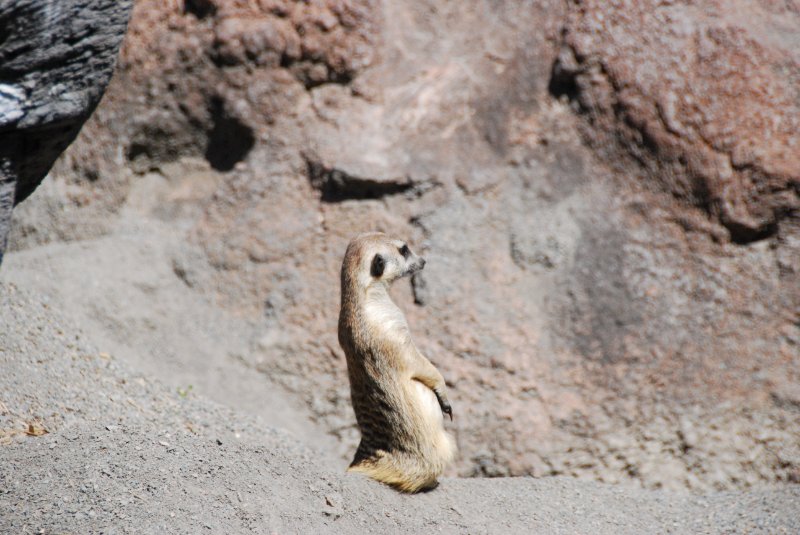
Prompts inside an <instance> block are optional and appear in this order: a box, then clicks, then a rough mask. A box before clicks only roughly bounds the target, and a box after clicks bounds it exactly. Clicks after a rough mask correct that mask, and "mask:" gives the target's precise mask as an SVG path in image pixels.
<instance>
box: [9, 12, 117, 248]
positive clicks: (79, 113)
mask: <svg viewBox="0 0 800 535" xmlns="http://www.w3.org/2000/svg"><path fill="white" fill-rule="evenodd" d="M130 8H131V2H130V0H123V1H115V0H99V1H95V2H90V3H86V2H80V1H77V0H66V1H62V0H45V1H36V0H21V1H19V2H13V3H11V4H7V5H5V6H3V7H0V33H2V34H3V36H4V37H3V40H2V42H0V79H2V80H3V83H2V84H0V261H2V257H3V251H4V250H5V245H6V236H7V234H8V231H9V223H10V218H11V209H12V208H13V205H15V204H18V203H20V202H22V201H24V200H25V199H26V198H27V197H28V196H29V195H30V194H31V193H32V192H33V191H34V189H36V186H38V185H39V182H41V180H42V179H43V178H44V176H45V175H46V174H47V172H48V171H49V170H50V167H51V166H52V165H53V162H54V161H55V159H56V158H57V157H58V156H59V154H61V152H62V151H63V150H64V149H65V148H66V147H67V145H69V144H70V143H71V142H72V140H73V139H74V138H75V136H76V135H77V133H78V131H79V130H80V128H81V126H82V125H83V123H84V122H85V121H86V119H87V118H88V117H89V115H90V114H91V113H92V111H93V110H94V108H95V106H97V103H98V102H99V101H100V97H101V96H102V95H103V91H104V90H105V88H106V85H107V84H108V81H109V79H110V78H111V73H112V71H113V69H114V64H115V62H116V58H117V51H118V49H119V45H120V42H121V41H122V37H123V35H124V34H125V27H126V24H127V20H128V15H129V12H130Z"/></svg>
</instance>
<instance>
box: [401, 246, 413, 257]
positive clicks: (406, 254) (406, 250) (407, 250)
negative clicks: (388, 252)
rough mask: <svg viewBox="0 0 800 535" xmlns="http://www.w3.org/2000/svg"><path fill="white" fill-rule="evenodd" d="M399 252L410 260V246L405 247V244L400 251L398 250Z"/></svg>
mask: <svg viewBox="0 0 800 535" xmlns="http://www.w3.org/2000/svg"><path fill="white" fill-rule="evenodd" d="M398 251H400V254H401V255H403V258H408V255H410V254H411V249H409V248H408V245H405V244H403V246H402V247H400V249H398Z"/></svg>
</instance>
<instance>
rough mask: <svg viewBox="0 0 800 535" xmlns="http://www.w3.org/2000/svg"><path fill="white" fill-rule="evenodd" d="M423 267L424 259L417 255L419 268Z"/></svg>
mask: <svg viewBox="0 0 800 535" xmlns="http://www.w3.org/2000/svg"><path fill="white" fill-rule="evenodd" d="M424 267H425V259H424V258H422V257H421V256H420V257H419V268H420V269H422V268H424Z"/></svg>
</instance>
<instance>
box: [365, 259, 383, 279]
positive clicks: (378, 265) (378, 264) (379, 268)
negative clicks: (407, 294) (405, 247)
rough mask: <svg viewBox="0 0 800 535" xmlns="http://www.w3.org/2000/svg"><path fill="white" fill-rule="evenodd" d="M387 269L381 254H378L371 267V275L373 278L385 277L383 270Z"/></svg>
mask: <svg viewBox="0 0 800 535" xmlns="http://www.w3.org/2000/svg"><path fill="white" fill-rule="evenodd" d="M385 267H386V261H385V260H384V259H383V257H382V256H381V255H379V254H376V255H375V257H374V258H373V259H372V265H371V266H370V267H369V273H370V275H372V276H373V277H380V276H381V275H383V269H384V268H385Z"/></svg>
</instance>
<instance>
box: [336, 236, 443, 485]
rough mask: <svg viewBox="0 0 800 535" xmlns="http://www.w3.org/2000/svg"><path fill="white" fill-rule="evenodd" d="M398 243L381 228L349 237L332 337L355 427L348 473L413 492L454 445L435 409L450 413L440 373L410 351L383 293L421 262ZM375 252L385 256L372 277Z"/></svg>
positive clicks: (434, 474) (437, 471)
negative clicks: (343, 363)
mask: <svg viewBox="0 0 800 535" xmlns="http://www.w3.org/2000/svg"><path fill="white" fill-rule="evenodd" d="M404 246H405V244H404V243H403V242H402V241H400V240H396V239H392V238H390V237H388V236H386V235H385V234H382V233H369V234H362V235H360V236H358V237H356V238H355V239H353V240H352V241H351V242H350V244H349V245H348V247H347V252H346V253H345V257H344V261H343V262H342V304H341V310H340V313H339V343H340V345H341V346H342V349H343V350H344V352H345V355H346V356H347V370H348V375H349V377H350V394H351V399H352V402H353V409H354V410H355V413H356V420H357V421H358V425H359V428H360V429H361V443H360V444H359V446H358V450H357V451H356V454H355V458H354V459H353V462H352V464H351V465H350V468H348V471H351V472H361V473H364V474H366V475H368V476H370V477H372V478H374V479H377V480H378V481H382V482H384V483H386V484H389V485H392V486H393V487H395V488H397V489H399V490H402V491H404V492H417V491H420V490H424V489H429V488H433V487H435V486H436V485H437V484H438V483H437V481H436V479H437V478H438V477H439V476H440V475H441V474H442V472H443V471H444V468H445V466H446V465H447V464H448V463H449V462H451V461H452V459H453V457H454V456H455V453H456V446H455V441H454V440H453V438H452V437H451V436H450V435H449V434H448V433H447V432H446V431H445V429H444V422H443V417H442V414H443V412H442V411H444V410H447V411H450V404H449V401H448V399H447V387H446V386H445V383H444V379H443V378H442V374H441V373H439V371H438V370H437V369H436V367H434V365H433V364H431V362H430V361H429V360H428V359H427V358H425V357H424V356H423V355H422V354H421V353H420V352H419V351H418V350H417V348H416V346H415V345H414V342H413V341H412V340H411V333H410V332H409V329H408V324H407V323H406V319H405V316H403V313H402V312H401V311H400V309H399V308H398V307H397V305H395V304H394V302H393V301H392V299H391V297H390V296H389V293H388V288H389V285H390V284H391V283H392V282H393V281H394V280H396V279H398V278H400V277H402V276H405V275H409V274H411V273H413V272H415V271H418V270H420V269H422V266H424V264H425V261H424V260H423V259H422V258H420V257H418V256H417V255H415V254H414V253H412V252H410V250H408V249H407V246H406V248H405V249H404ZM402 251H405V252H406V255H405V256H404V255H403V252H402ZM376 255H379V256H380V257H381V259H383V260H384V269H383V271H382V272H381V273H380V275H378V276H376V275H375V272H374V269H373V262H374V261H375V256H376Z"/></svg>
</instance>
